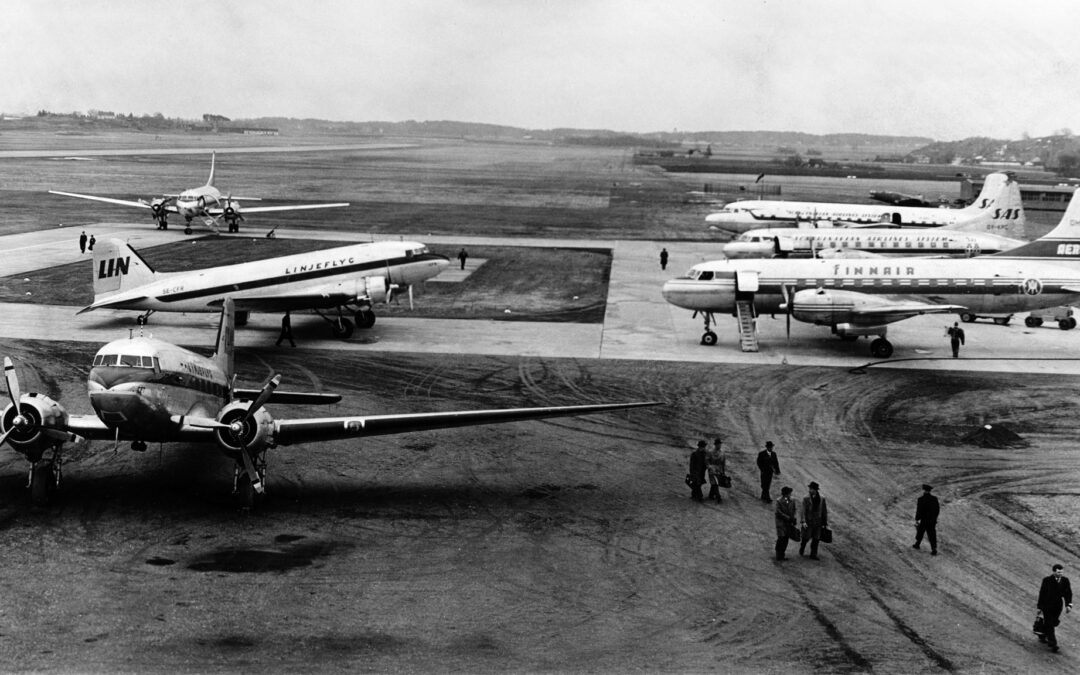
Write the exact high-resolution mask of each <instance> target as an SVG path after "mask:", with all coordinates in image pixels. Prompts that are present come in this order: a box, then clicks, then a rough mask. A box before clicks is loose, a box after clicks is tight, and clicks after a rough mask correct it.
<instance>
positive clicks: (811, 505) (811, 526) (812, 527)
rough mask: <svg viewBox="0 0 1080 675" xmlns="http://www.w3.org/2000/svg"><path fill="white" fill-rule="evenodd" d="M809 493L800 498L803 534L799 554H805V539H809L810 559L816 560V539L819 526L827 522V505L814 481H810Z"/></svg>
mask: <svg viewBox="0 0 1080 675" xmlns="http://www.w3.org/2000/svg"><path fill="white" fill-rule="evenodd" d="M807 487H809V488H810V494H808V495H806V496H805V497H803V500H802V521H803V536H802V542H801V543H800V544H799V555H806V540H807V539H809V540H810V559H811V560H818V554H817V549H818V541H820V540H821V528H823V527H825V526H827V525H828V524H829V507H828V506H827V505H826V504H825V497H823V496H822V495H821V493H820V492H818V490H819V486H818V484H817V483H816V482H814V481H810V485H808V486H807Z"/></svg>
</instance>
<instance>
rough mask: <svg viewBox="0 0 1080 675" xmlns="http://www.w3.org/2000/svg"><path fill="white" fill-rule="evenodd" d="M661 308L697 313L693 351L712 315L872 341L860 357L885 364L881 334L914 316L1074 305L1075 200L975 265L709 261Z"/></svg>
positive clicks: (1077, 283)
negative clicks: (766, 317)
mask: <svg viewBox="0 0 1080 675" xmlns="http://www.w3.org/2000/svg"><path fill="white" fill-rule="evenodd" d="M663 294H664V298H665V299H666V300H667V301H668V302H670V303H671V304H673V305H676V306H678V307H683V308H686V309H690V310H693V311H694V313H695V315H696V314H697V313H699V312H700V313H701V314H702V315H703V317H704V319H705V333H704V335H702V337H701V344H703V345H714V344H716V342H717V337H716V333H714V332H712V331H711V330H710V324H711V322H712V321H713V320H714V314H717V313H720V312H723V313H725V314H732V315H733V316H738V317H740V318H743V317H745V324H746V325H747V329H746V330H747V331H753V330H755V328H754V323H753V322H754V320H755V319H756V317H757V316H758V315H759V314H762V313H764V314H770V313H777V312H784V313H786V314H787V318H788V326H789V329H790V325H791V323H790V322H791V319H792V318H795V319H797V320H799V321H804V322H807V323H813V324H816V325H821V326H829V327H830V328H831V329H832V332H833V333H835V334H836V335H839V336H840V337H841V338H843V339H850V340H855V339H858V336H860V335H874V336H877V339H875V340H874V341H873V342H871V343H870V353H871V354H873V355H874V356H876V357H879V358H888V357H889V356H891V355H892V352H893V347H892V344H891V343H890V342H889V341H888V340H886V339H885V335H886V333H887V330H888V324H890V323H894V322H896V321H900V320H903V319H908V318H911V317H913V316H918V315H921V314H935V313H953V312H955V313H965V312H966V313H974V314H995V313H1011V312H1022V311H1026V310H1032V309H1040V308H1043V307H1056V306H1058V305H1072V304H1074V303H1075V302H1076V301H1078V300H1080V199H1077V200H1075V201H1072V202H1070V203H1069V207H1068V210H1066V212H1065V214H1064V217H1063V218H1062V219H1061V222H1060V223H1059V224H1058V226H1057V227H1056V228H1055V229H1054V230H1052V231H1051V232H1049V233H1048V234H1047V235H1046V236H1044V237H1042V238H1041V239H1037V240H1035V241H1034V242H1031V243H1029V244H1025V245H1023V246H1020V247H1018V248H1014V249H1012V250H1010V251H1007V252H1005V253H999V254H996V255H991V256H981V257H979V258H944V259H943V258H890V259H878V258H875V259H870V260H828V259H821V258H816V259H807V260H783V259H761V260H717V261H711V262H704V263H700V264H697V265H694V266H693V267H692V268H691V269H690V271H689V272H688V273H687V275H686V276H683V277H680V278H678V279H671V280H669V281H668V282H667V283H665V284H664V288H663Z"/></svg>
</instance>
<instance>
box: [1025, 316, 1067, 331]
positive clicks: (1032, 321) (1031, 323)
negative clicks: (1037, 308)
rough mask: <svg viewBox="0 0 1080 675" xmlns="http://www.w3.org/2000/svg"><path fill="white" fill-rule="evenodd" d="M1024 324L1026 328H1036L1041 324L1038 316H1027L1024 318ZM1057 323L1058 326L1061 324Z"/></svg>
mask: <svg viewBox="0 0 1080 675" xmlns="http://www.w3.org/2000/svg"><path fill="white" fill-rule="evenodd" d="M1024 325H1025V326H1027V327H1028V328H1038V327H1039V326H1041V325H1042V319H1040V318H1038V317H1036V316H1029V317H1027V318H1026V319H1024ZM1058 325H1059V326H1060V325H1061V324H1058Z"/></svg>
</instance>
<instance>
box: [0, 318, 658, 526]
mask: <svg viewBox="0 0 1080 675" xmlns="http://www.w3.org/2000/svg"><path fill="white" fill-rule="evenodd" d="M234 312H235V309H234V307H233V302H232V299H231V298H226V299H225V301H224V303H223V306H222V310H221V322H220V325H219V328H218V335H217V342H216V351H215V353H214V355H213V356H211V357H204V356H200V355H199V354H196V353H194V352H191V351H188V350H187V349H183V348H181V347H178V346H176V345H173V344H170V343H168V342H165V341H163V340H158V339H154V338H148V337H129V338H125V339H121V340H116V341H113V342H110V343H109V344H107V345H105V346H104V347H102V348H101V349H100V350H98V352H97V354H96V355H95V356H94V361H93V364H92V366H91V369H90V376H89V379H88V383H87V386H88V389H89V397H90V405H91V407H92V408H93V409H94V415H71V414H69V413H68V412H67V410H65V409H64V407H63V406H61V405H60V403H58V402H56V401H54V400H52V399H50V398H49V397H48V396H45V395H43V394H40V393H36V392H31V393H26V394H23V393H21V391H22V390H21V389H20V387H19V379H18V376H17V375H16V372H15V366H14V364H13V363H12V360H11V359H10V358H9V357H5V358H4V377H5V379H6V380H7V387H8V394H9V396H10V399H11V403H10V404H8V405H7V406H6V407H5V408H4V411H3V413H2V414H0V446H2V445H3V444H4V443H7V444H8V445H9V446H10V447H11V448H12V449H14V450H15V451H16V452H18V453H19V454H21V455H23V456H24V457H26V459H27V460H29V461H30V481H29V485H30V492H31V498H32V499H33V500H34V501H35V502H36V503H42V502H45V501H47V500H48V497H49V495H50V493H51V492H52V491H53V490H54V489H55V488H57V487H59V484H60V478H61V473H62V472H61V467H62V465H63V446H64V443H67V442H74V441H77V440H79V439H85V440H92V439H94V440H110V441H113V442H114V443H116V444H117V445H119V443H120V441H121V440H123V441H131V449H132V450H135V451H144V450H146V444H147V443H148V442H157V443H168V442H176V443H203V444H209V445H214V446H217V448H218V449H219V450H221V452H223V453H224V454H225V455H226V456H228V457H229V458H231V459H233V460H234V461H235V469H234V472H233V476H234V477H233V489H234V492H235V493H236V494H237V495H238V496H239V498H240V501H241V504H242V505H244V506H246V507H250V506H252V505H253V504H254V502H255V501H256V499H257V498H258V497H259V496H260V495H262V494H263V493H264V484H265V481H266V451H267V450H269V449H270V448H275V447H277V446H282V445H295V444H299V443H311V442H315V441H330V440H340V439H349V438H362V437H365V436H377V435H385V434H401V433H409V432H414V431H426V430H430V429H446V428H451V427H464V426H474V425H481V424H494V423H499V422H512V421H517V420H531V419H541V418H550V417H564V416H572V415H590V414H594V413H602V412H609V411H613V410H622V409H625V408H638V407H643V406H653V405H659V403H657V402H655V401H639V402H630V403H599V404H590V405H571V406H549V407H539V408H512V409H501V410H498V409H497V410H467V411H455V412H426V413H408V414H385V415H356V416H350V417H320V418H312V419H294V420H287V419H275V418H274V416H273V415H271V413H270V412H269V411H268V410H267V409H266V408H265V407H264V406H265V405H266V404H268V403H285V404H288V403H293V404H304V403H306V404H317V403H336V402H337V401H339V400H340V399H341V397H340V396H337V395H333V394H320V393H302V392H284V391H278V390H277V387H278V384H279V383H280V382H281V376H280V375H273V376H272V377H271V378H270V379H269V380H268V381H267V382H266V383H265V384H263V386H262V387H261V388H258V389H242V388H238V387H236V386H234V381H235V377H234V376H235V368H234V354H233V336H234Z"/></svg>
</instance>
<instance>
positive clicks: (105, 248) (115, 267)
mask: <svg viewBox="0 0 1080 675" xmlns="http://www.w3.org/2000/svg"><path fill="white" fill-rule="evenodd" d="M92 272H93V275H94V300H95V302H96V301H97V300H99V299H101V297H102V296H107V295H111V294H113V293H117V292H119V291H123V290H127V289H129V288H135V287H137V286H143V285H145V284H148V283H150V282H152V281H154V279H155V277H156V275H155V273H154V270H153V268H151V267H150V265H149V264H147V262H146V261H145V260H143V259H142V256H140V255H139V254H138V253H136V252H135V249H133V248H131V247H130V246H128V245H127V243H126V242H124V241H123V240H121V239H108V240H106V241H103V242H98V245H97V246H95V247H94V268H93V270H92Z"/></svg>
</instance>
